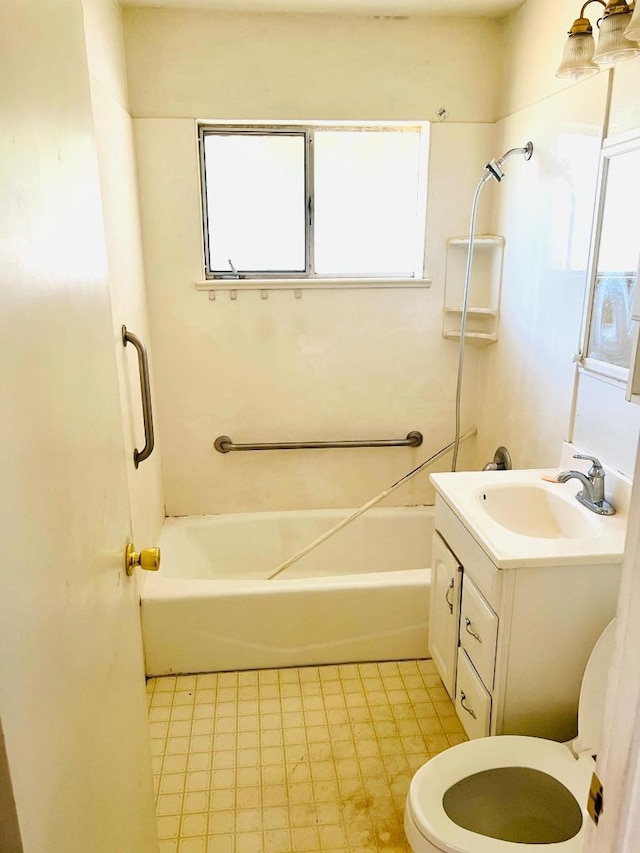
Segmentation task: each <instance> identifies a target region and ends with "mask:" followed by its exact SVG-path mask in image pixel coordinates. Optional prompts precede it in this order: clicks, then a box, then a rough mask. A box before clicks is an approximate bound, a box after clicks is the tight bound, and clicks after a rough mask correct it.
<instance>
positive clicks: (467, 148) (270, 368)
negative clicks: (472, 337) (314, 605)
mask: <svg viewBox="0 0 640 853" xmlns="http://www.w3.org/2000/svg"><path fill="white" fill-rule="evenodd" d="M135 126H136V144H137V151H138V163H139V166H138V168H139V176H140V197H141V204H142V222H143V236H144V243H145V247H146V258H147V274H148V281H149V307H150V316H151V326H152V330H153V344H154V352H155V356H156V364H157V383H158V407H159V409H158V411H159V419H160V424H161V427H162V432H163V470H164V478H165V495H166V503H167V511H168V513H169V514H171V515H172V514H178V515H183V514H192V513H195V514H199V513H206V512H238V511H251V510H266V509H278V508H288V509H291V508H303V507H323V506H329V507H334V506H353V505H357V504H359V503H362V502H364V501H365V500H367V499H368V498H369V497H371V496H372V495H374V494H376V493H377V492H379V491H381V490H382V489H383V488H385V487H386V486H387V485H390V484H391V483H392V482H393V481H394V480H395V479H397V477H399V476H400V475H401V474H402V473H404V471H406V470H407V469H409V468H411V467H412V466H413V465H415V464H416V462H417V461H418V460H419V459H422V458H424V456H426V455H428V451H431V452H434V451H435V450H437V449H439V448H440V447H441V446H442V445H444V444H446V443H447V442H448V441H450V440H451V437H452V431H453V396H454V393H455V389H454V382H453V381H452V376H454V375H455V369H456V364H457V346H456V345H455V343H452V342H450V341H445V340H443V339H442V337H441V326H442V313H441V307H442V301H443V277H444V243H445V239H446V237H447V236H449V235H450V234H459V233H464V231H465V229H466V227H467V223H466V219H467V215H466V211H465V210H464V209H463V208H461V206H460V205H458V204H457V203H452V199H455V198H456V197H458V196H460V197H468V196H469V195H470V194H471V192H472V188H473V184H474V183H475V179H476V174H475V172H476V169H475V168H474V166H475V159H474V158H475V157H477V156H478V152H479V151H481V152H482V153H483V155H484V156H486V157H488V156H489V152H490V151H491V150H492V136H493V126H492V125H438V126H436V127H434V128H433V131H434V132H433V138H432V145H431V159H430V174H431V177H430V199H429V209H428V221H429V225H428V240H427V250H426V256H427V263H426V268H427V271H428V272H429V273H432V274H433V284H432V286H431V288H430V289H404V288H400V289H398V290H388V289H387V290H365V291H352V290H346V291H339V290H323V291H308V292H305V293H303V296H302V298H301V299H295V297H294V294H293V293H292V292H291V291H287V292H274V291H271V292H269V298H268V299H266V300H265V299H261V298H260V293H259V292H250V293H242V292H238V295H237V299H235V300H232V299H231V298H230V294H229V293H224V292H223V293H218V294H217V295H216V299H215V301H209V299H208V295H207V293H203V292H198V291H196V290H195V287H194V283H195V282H196V281H197V280H198V278H199V277H200V276H201V275H202V272H201V246H200V209H199V194H198V193H199V190H198V169H197V157H196V149H195V134H196V129H195V123H194V122H193V121H191V120H178V119H162V120H160V119H138V120H136V122H135ZM488 209H489V208H488ZM483 218H484V220H486V218H487V211H484V212H483ZM476 356H477V353H476V352H475V351H473V352H471V353H470V354H469V358H468V360H467V373H466V380H465V418H464V421H465V426H470V425H473V424H474V418H473V411H474V407H475V365H476ZM414 429H418V430H420V431H421V432H423V434H424V436H425V444H424V446H423V448H421V449H420V451H411V450H401V449H388V450H342V451H318V450H316V451H301V452H280V453H260V454H258V453H246V454H225V455H221V454H219V453H217V452H215V451H214V450H213V446H212V445H213V440H214V439H215V437H216V436H217V435H230V436H231V437H232V438H233V440H234V441H236V442H243V441H245V442H250V441H297V440H305V439H314V440H331V439H355V438H392V437H404V436H405V435H406V434H407V432H409V431H410V430H414ZM468 453H469V451H468V450H467V451H466V454H467V455H466V456H465V457H463V458H466V460H467V462H470V459H471V457H470V456H469V455H468ZM394 499H395V500H396V501H397V502H398V503H404V502H407V501H408V502H410V503H422V502H425V501H427V502H428V501H430V500H431V499H432V492H431V489H430V486H429V484H428V480H427V478H426V477H425V478H423V480H422V481H421V482H419V483H418V482H417V481H414V483H412V485H411V486H410V487H408V489H407V491H406V492H404V493H403V491H402V490H400V491H399V492H397V493H396V494H395V495H394Z"/></svg>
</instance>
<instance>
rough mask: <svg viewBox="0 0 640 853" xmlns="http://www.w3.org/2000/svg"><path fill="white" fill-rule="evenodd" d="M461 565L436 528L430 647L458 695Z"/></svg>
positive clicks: (440, 671) (452, 691)
mask: <svg viewBox="0 0 640 853" xmlns="http://www.w3.org/2000/svg"><path fill="white" fill-rule="evenodd" d="M461 582H462V566H461V565H460V563H459V562H458V559H457V557H456V556H455V555H454V554H453V553H452V552H451V551H450V550H449V548H448V547H447V545H446V543H445V541H444V539H443V538H442V537H441V536H440V534H439V533H438V532H437V531H436V532H435V533H434V534H433V557H432V568H431V600H430V606H429V651H430V653H431V657H432V658H433V661H434V663H435V665H436V669H437V670H438V674H439V675H440V678H441V679H442V683H443V684H444V686H445V689H446V691H447V693H448V694H449V696H451V698H452V699H455V692H456V662H457V656H458V627H459V622H460V587H461Z"/></svg>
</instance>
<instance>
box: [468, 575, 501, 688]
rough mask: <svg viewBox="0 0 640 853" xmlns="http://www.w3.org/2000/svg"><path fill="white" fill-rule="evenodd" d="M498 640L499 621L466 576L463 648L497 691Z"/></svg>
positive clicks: (480, 672) (484, 677)
mask: <svg viewBox="0 0 640 853" xmlns="http://www.w3.org/2000/svg"><path fill="white" fill-rule="evenodd" d="M497 640H498V617H497V616H496V614H495V613H494V612H493V610H492V609H491V608H490V607H489V605H488V604H487V602H486V601H485V600H484V598H483V597H482V596H481V595H480V593H479V592H478V590H477V589H476V587H475V586H474V583H473V581H472V580H471V579H470V578H469V577H468V576H466V575H465V578H464V581H463V583H462V609H461V612H460V645H461V646H462V647H463V648H464V650H465V651H466V653H467V654H468V655H469V658H470V659H471V662H472V663H473V665H474V667H475V668H476V671H477V673H478V675H479V676H480V678H481V679H482V680H483V681H484V683H485V685H486V687H487V688H488V689H489V690H493V677H494V671H495V663H496V644H497Z"/></svg>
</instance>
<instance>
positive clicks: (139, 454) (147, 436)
mask: <svg viewBox="0 0 640 853" xmlns="http://www.w3.org/2000/svg"><path fill="white" fill-rule="evenodd" d="M127 344H133V345H134V347H135V348H136V352H137V353H138V370H139V371H140V394H141V396H142V418H143V421H144V441H145V444H144V447H143V448H142V450H137V449H136V450H134V451H133V464H134V465H135V466H136V468H137V467H138V465H139V464H140V463H141V462H144V460H145V459H148V458H149V456H151V453H152V451H153V445H154V439H153V412H152V410H151V383H150V381H149V359H148V358H147V350H146V349H145V346H144V344H143V343H142V341H141V340H140V338H138V337H137V336H136V335H134V334H133V333H132V332H128V331H127V327H126V326H123V327H122V345H123V346H125V347H126V345H127Z"/></svg>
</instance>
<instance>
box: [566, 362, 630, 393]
mask: <svg viewBox="0 0 640 853" xmlns="http://www.w3.org/2000/svg"><path fill="white" fill-rule="evenodd" d="M578 370H579V372H580V373H584V374H586V375H587V376H592V377H593V378H594V379H600V380H601V381H602V382H607V383H609V385H616V386H618V387H619V388H626V387H627V382H628V380H629V368H628V367H619V366H618V365H616V364H608V363H607V362H605V361H598V359H595V358H585V359H584V360H583V362H582V363H581V364H579V365H578Z"/></svg>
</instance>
